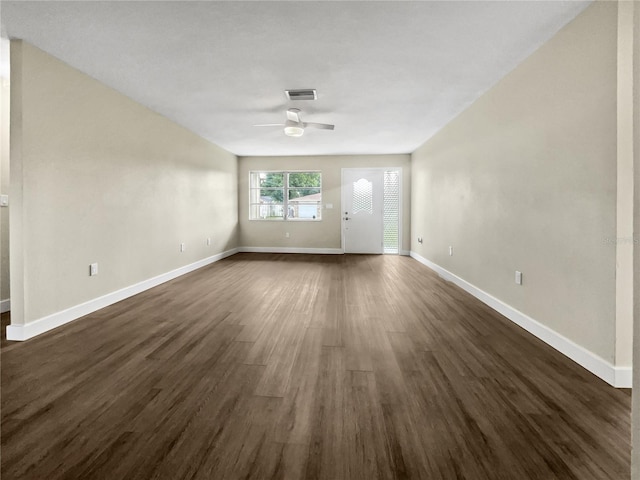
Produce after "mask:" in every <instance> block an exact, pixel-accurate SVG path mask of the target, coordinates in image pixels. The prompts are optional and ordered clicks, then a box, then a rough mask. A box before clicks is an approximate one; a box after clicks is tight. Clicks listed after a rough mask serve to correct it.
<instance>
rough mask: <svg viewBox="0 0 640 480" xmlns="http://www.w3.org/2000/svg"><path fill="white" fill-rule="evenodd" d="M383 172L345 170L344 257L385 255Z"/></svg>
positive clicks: (343, 201) (376, 170)
mask: <svg viewBox="0 0 640 480" xmlns="http://www.w3.org/2000/svg"><path fill="white" fill-rule="evenodd" d="M383 189H384V172H383V171H382V170H379V169H375V170H373V169H372V170H368V169H352V168H345V169H343V170H342V234H343V242H344V243H343V244H344V251H345V253H382V252H383V241H382V238H383V237H382V231H383V192H384V190H383Z"/></svg>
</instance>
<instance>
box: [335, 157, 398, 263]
mask: <svg viewBox="0 0 640 480" xmlns="http://www.w3.org/2000/svg"><path fill="white" fill-rule="evenodd" d="M345 170H349V171H356V170H381V171H383V172H398V187H399V188H398V255H402V252H403V251H404V250H403V249H402V231H403V228H402V210H403V206H404V205H403V204H404V197H403V193H402V183H403V182H402V167H360V168H358V167H349V168H343V169H342V170H341V172H340V248H341V249H342V252H343V253H344V250H345V248H344V244H345V241H344V208H345V204H346V199H345V188H344V172H345ZM382 216H383V218H384V212H383V214H382ZM383 233H384V229H383ZM381 240H383V239H381ZM383 251H384V249H383ZM383 255H384V253H383Z"/></svg>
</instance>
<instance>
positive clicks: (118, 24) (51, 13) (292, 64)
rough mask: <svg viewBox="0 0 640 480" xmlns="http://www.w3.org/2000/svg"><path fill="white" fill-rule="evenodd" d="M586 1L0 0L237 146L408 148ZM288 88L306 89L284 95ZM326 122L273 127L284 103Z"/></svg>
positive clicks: (176, 115) (100, 71)
mask: <svg viewBox="0 0 640 480" xmlns="http://www.w3.org/2000/svg"><path fill="white" fill-rule="evenodd" d="M588 3H589V2H578V1H564V2H560V1H545V2H541V1H532V2H529V1H509V2H507V1H502V2H488V1H472V2H451V1H441V2H420V1H413V2H381V1H371V2H350V1H344V2H333V1H319V2H313V1H300V2H296V1H285V2H265V1H263V2H244V1H235V2H213V1H208V2H207V1H205V2H191V1H178V2H167V1H160V2H154V1H143V2H117V1H116V2H90V1H84V2H73V1H72V2H57V1H45V2H31V1H26V2H9V1H3V2H2V10H1V12H0V13H1V14H2V24H3V31H4V32H5V34H8V35H9V36H10V37H12V38H21V39H24V40H26V41H28V42H29V43H32V44H33V45H36V46H37V47H39V48H41V49H42V50H44V51H46V52H48V53H50V54H52V55H54V56H56V57H58V58H60V59H61V60H63V61H65V62H67V63H68V64H70V65H72V66H74V67H76V68H78V69H79V70H81V71H83V72H86V73H87V74H89V75H91V76H92V77H94V78H96V79H98V80H100V81H102V82H103V83H105V84H107V85H109V86H111V87H113V88H115V89H116V90H118V91H120V92H122V93H124V94H125V95H127V96H129V97H131V98H132V99H134V100H136V101H138V102H139V103H141V104H143V105H146V106H148V107H149V108H151V109H153V110H155V111H157V112H159V113H161V114H162V115H164V116H166V117H168V118H170V119H172V120H174V121H175V122H177V123H179V124H181V125H183V126H185V127H186V128H188V129H190V130H192V131H193V132H195V133H197V134H199V135H201V136H202V137H204V138H207V139H209V140H211V141H212V142H214V143H216V144H218V145H220V146H221V147H223V148H225V149H227V150H229V151H231V152H233V153H235V154H237V155H329V154H383V153H408V152H412V151H413V150H415V149H416V148H417V147H418V146H419V145H421V144H422V143H423V142H424V141H425V140H427V139H428V138H429V137H430V136H431V135H433V134H434V133H435V132H436V131H438V130H439V129H440V128H442V127H443V126H444V125H445V124H446V123H447V122H448V121H450V120H451V119H452V118H453V117H454V116H455V115H457V114H458V113H460V112H461V111H462V110H464V109H465V108H466V107H467V106H468V105H469V104H471V103H472V102H473V101H474V100H475V99H476V98H478V96H480V95H481V94H482V93H483V92H485V91H486V90H487V89H489V88H490V87H491V86H492V85H494V84H495V83H496V82H497V81H498V80H499V79H501V78H502V77H503V76H504V75H505V74H506V73H508V72H509V71H510V70H512V69H513V68H514V67H515V66H516V65H517V64H518V63H520V62H521V61H522V60H524V59H525V58H526V57H527V56H528V55H530V54H531V53H532V52H533V51H534V50H535V49H537V48H538V47H539V46H540V45H542V44H543V43H544V42H545V41H546V40H548V39H549V38H550V37H551V36H552V35H553V34H554V33H556V32H557V31H558V30H559V29H560V28H561V27H562V26H564V25H565V24H566V23H567V22H569V21H570V20H571V19H573V18H574V17H575V16H576V15H577V14H578V13H580V12H581V11H582V10H583V9H584V8H586V6H587V5H588ZM287 88H316V89H317V90H318V97H319V98H318V100H316V101H314V102H288V101H287V100H286V98H285V96H284V92H283V91H284V90H285V89H287ZM292 106H295V107H298V108H300V109H301V110H302V118H303V120H305V121H309V122H323V123H333V124H335V125H336V128H335V130H334V131H328V130H307V132H305V134H304V136H302V137H300V138H291V137H286V136H285V135H284V134H283V132H282V129H280V128H277V127H275V128H257V127H252V125H253V124H256V123H279V122H281V121H283V120H284V115H285V113H284V112H285V110H286V109H287V108H288V107H292Z"/></svg>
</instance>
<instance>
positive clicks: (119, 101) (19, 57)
mask: <svg viewBox="0 0 640 480" xmlns="http://www.w3.org/2000/svg"><path fill="white" fill-rule="evenodd" d="M11 53H12V55H11V68H12V71H11V77H12V78H11V81H12V85H11V86H12V91H11V95H12V98H11V100H12V104H11V108H12V110H11V155H12V158H11V168H12V179H11V180H12V184H11V188H12V195H13V196H14V197H15V198H14V201H13V203H12V217H11V241H12V251H11V262H12V265H11V268H12V271H11V274H12V287H15V288H12V294H14V295H13V298H12V309H13V312H12V323H26V322H31V321H33V320H37V319H39V318H42V317H44V316H46V315H49V314H52V313H55V312H58V311H61V310H63V309H65V308H68V307H71V306H74V305H77V304H80V303H82V302H85V301H88V300H91V299H94V298H96V297H99V296H101V295H104V294H107V293H110V292H113V291H115V290H118V289H121V288H123V287H127V286H130V285H132V284H135V283H137V282H140V281H143V280H146V279H149V278H151V277H154V276H156V275H159V274H162V273H165V272H168V271H171V270H173V269H176V268H178V267H181V266H184V265H187V264H190V263H193V262H195V261H197V260H200V259H203V258H206V257H209V256H211V255H214V254H216V253H219V252H222V251H225V250H228V249H231V248H234V247H236V246H237V211H238V206H237V198H238V194H237V181H236V179H237V159H236V157H235V156H234V155H232V154H230V153H228V152H226V151H224V150H222V149H221V148H219V147H217V146H215V145H213V144H211V143H209V142H208V141H206V140H204V139H202V138H200V137H198V136H196V135H194V134H193V133H191V132H189V131H187V130H185V129H184V128H182V127H179V126H177V125H176V124H174V123H172V122H171V121H169V120H167V119H165V118H164V117H161V116H160V115H158V114H156V113H154V112H152V111H150V110H148V109H146V108H144V107H142V106H141V105H139V104H137V103H135V102H133V101H132V100H130V99H128V98H126V97H124V96H123V95H121V94H119V93H117V92H115V91H114V90H112V89H110V88H108V87H106V86H104V85H102V84H101V83H99V82H97V81H95V80H93V79H92V78H90V77H88V76H87V75H84V74H82V73H80V72H78V71H77V70H74V69H73V68H71V67H69V66H68V65H66V64H64V63H62V62H60V61H59V60H57V59H55V58H53V57H51V56H49V55H47V54H46V53H44V52H42V51H40V50H38V49H37V48H35V47H33V46H31V45H29V44H27V43H23V42H12V52H11ZM207 237H211V238H212V239H213V244H212V246H210V247H208V246H207V245H206V238H207ZM181 242H185V243H186V251H185V252H184V253H180V249H179V244H180V243H181ZM93 262H97V263H98V264H99V275H98V276H95V277H90V276H89V274H88V272H89V264H90V263H93ZM16 289H17V291H16ZM15 294H17V295H18V298H16V296H15Z"/></svg>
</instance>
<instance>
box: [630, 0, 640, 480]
mask: <svg viewBox="0 0 640 480" xmlns="http://www.w3.org/2000/svg"><path fill="white" fill-rule="evenodd" d="M633 5H634V8H633V44H634V49H633V50H634V52H636V54H635V55H634V56H633V79H634V81H633V86H634V89H633V105H634V107H633V132H634V144H633V163H634V183H635V201H634V222H633V226H634V237H633V238H634V240H635V243H634V256H633V261H634V272H633V273H634V281H635V285H636V288H634V299H633V303H634V314H633V316H634V325H633V336H634V344H633V395H632V403H633V405H632V420H633V422H632V430H631V434H632V454H631V478H632V479H633V480H640V288H638V285H639V284H640V283H639V282H640V54H638V53H637V52H640V5H639V4H638V3H637V2H635V3H634V4H633Z"/></svg>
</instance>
